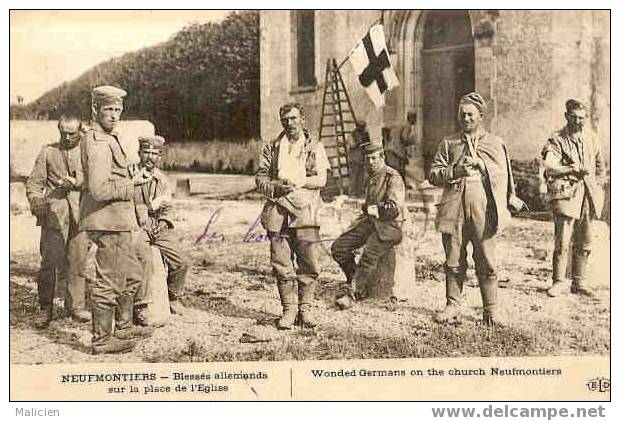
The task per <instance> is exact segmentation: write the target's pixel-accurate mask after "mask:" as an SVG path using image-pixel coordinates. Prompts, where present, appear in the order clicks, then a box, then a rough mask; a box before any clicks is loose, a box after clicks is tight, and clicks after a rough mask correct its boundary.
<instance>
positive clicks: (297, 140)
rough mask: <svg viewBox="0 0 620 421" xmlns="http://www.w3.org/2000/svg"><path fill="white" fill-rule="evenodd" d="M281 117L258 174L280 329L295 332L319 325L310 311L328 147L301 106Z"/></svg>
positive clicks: (293, 105)
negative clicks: (300, 327)
mask: <svg viewBox="0 0 620 421" xmlns="http://www.w3.org/2000/svg"><path fill="white" fill-rule="evenodd" d="M279 114H280V122H281V123H282V128H283V130H282V132H281V133H280V134H279V135H278V137H277V138H276V139H275V140H273V141H271V142H270V143H269V144H267V145H265V146H264V147H263V150H262V153H261V157H260V163H259V167H258V172H257V174H256V185H257V186H258V190H259V191H260V192H261V193H262V194H263V195H264V196H265V197H266V198H267V201H266V203H265V206H264V207H263V211H262V213H261V223H262V225H263V227H264V228H265V230H266V231H267V235H268V237H269V242H270V259H271V267H272V269H273V272H274V274H275V276H276V279H277V283H278V292H279V293H280V301H281V303H282V310H283V312H282V317H281V318H280V319H279V320H278V322H277V327H278V328H279V329H290V328H291V327H292V326H293V324H294V323H295V321H297V322H299V323H300V324H301V325H304V326H307V327H314V326H316V324H317V321H316V319H315V317H314V316H313V314H312V311H311V310H312V302H313V301H314V292H315V289H316V282H317V278H318V276H319V263H318V249H317V247H318V246H319V244H318V242H319V241H320V237H319V226H318V219H317V212H318V208H319V205H320V203H321V196H320V188H321V187H323V186H325V183H326V181H327V169H328V168H329V161H328V160H327V155H326V153H325V149H324V148H323V145H322V144H321V143H320V142H319V141H318V140H315V139H312V138H311V137H310V135H309V133H308V132H307V131H306V129H305V115H304V113H303V108H302V107H301V105H299V104H296V103H289V104H285V105H283V106H282V107H280V110H279ZM294 262H295V263H294ZM295 266H297V267H295ZM295 281H297V285H295ZM296 290H298V294H296ZM296 295H298V297H299V300H298V303H297V302H296Z"/></svg>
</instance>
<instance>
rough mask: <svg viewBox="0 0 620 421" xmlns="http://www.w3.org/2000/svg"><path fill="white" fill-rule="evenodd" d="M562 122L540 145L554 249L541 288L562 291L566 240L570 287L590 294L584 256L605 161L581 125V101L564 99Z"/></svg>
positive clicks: (588, 250)
mask: <svg viewBox="0 0 620 421" xmlns="http://www.w3.org/2000/svg"><path fill="white" fill-rule="evenodd" d="M564 117H565V118H566V125H565V126H564V127H563V128H562V129H560V130H558V131H556V132H554V133H553V134H552V135H551V137H550V138H549V139H548V140H547V143H546V145H545V147H544V150H543V160H544V168H545V178H546V180H547V184H548V189H547V192H548V196H549V201H550V202H551V206H552V208H553V215H554V224H555V248H554V251H553V283H552V285H551V287H550V288H549V289H548V290H547V294H548V295H549V296H550V297H555V296H557V295H560V294H562V293H563V292H565V291H566V290H567V284H568V283H567V282H565V277H566V273H567V266H568V259H569V253H571V247H570V245H571V243H572V268H571V271H570V272H571V275H572V285H571V292H573V293H575V294H581V295H586V296H590V295H593V293H594V292H593V291H592V289H591V288H590V286H589V285H588V282H587V276H586V275H587V265H588V258H589V256H590V253H591V251H592V221H593V220H595V219H598V218H600V217H601V212H602V209H603V202H604V197H605V194H604V192H603V188H602V184H603V182H604V177H605V171H606V170H605V162H604V161H603V155H602V153H601V147H600V143H599V140H598V137H597V135H596V133H594V132H593V131H592V130H591V129H590V128H589V127H587V126H586V124H585V123H586V120H587V118H588V108H587V106H586V105H585V104H584V103H583V102H582V101H579V100H576V99H569V100H568V101H566V112H565V113H564Z"/></svg>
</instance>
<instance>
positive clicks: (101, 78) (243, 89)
mask: <svg viewBox="0 0 620 421" xmlns="http://www.w3.org/2000/svg"><path fill="white" fill-rule="evenodd" d="M258 34H259V31H258V12H257V11H247V12H233V13H231V14H230V15H229V16H228V17H227V18H226V19H224V20H223V21H222V22H221V23H203V24H199V23H192V24H190V25H189V26H187V27H185V28H183V29H182V30H181V31H180V32H178V33H177V34H176V35H174V36H173V37H172V38H171V39H170V40H168V41H166V42H164V43H161V44H158V45H155V46H153V47H149V48H144V49H142V50H139V51H136V52H132V53H127V54H124V55H123V56H121V57H119V58H114V59H112V60H109V61H106V62H104V63H101V64H99V65H97V66H95V67H93V68H92V69H90V70H89V71H87V72H86V73H84V74H83V75H81V76H80V77H78V78H77V79H76V80H74V81H72V82H70V83H63V84H62V85H60V86H58V87H56V88H54V89H52V90H50V91H49V92H47V93H46V94H44V95H43V96H41V97H40V98H39V99H37V100H36V101H34V102H33V103H31V104H29V105H27V106H25V107H24V108H25V110H19V111H20V112H19V113H12V116H13V115H16V114H20V115H24V114H26V115H29V116H34V118H40V119H41V118H43V119H45V118H48V119H56V118H58V117H59V116H60V115H61V114H62V113H64V112H68V111H72V112H76V113H78V114H79V115H81V116H82V117H83V118H84V119H85V120H88V118H89V117H90V90H91V89H92V88H93V87H94V86H97V85H103V84H111V85H115V86H118V87H121V88H123V89H125V90H126V91H127V92H128V96H127V98H126V100H125V112H124V115H123V118H125V119H146V120H150V121H151V122H153V123H154V124H155V127H156V129H157V131H158V133H161V134H162V135H164V136H165V137H166V138H167V139H168V140H169V141H171V142H174V141H177V140H178V141H190V140H193V141H204V140H209V139H223V140H247V139H250V138H257V137H258V136H259V121H260V115H259V68H260V64H259V41H258V40H259V37H258Z"/></svg>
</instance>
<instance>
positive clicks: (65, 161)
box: [26, 116, 91, 329]
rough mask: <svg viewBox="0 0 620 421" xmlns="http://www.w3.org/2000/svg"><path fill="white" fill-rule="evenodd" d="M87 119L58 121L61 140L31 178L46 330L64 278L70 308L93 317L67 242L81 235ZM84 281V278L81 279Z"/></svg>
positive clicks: (41, 318)
mask: <svg viewBox="0 0 620 421" xmlns="http://www.w3.org/2000/svg"><path fill="white" fill-rule="evenodd" d="M81 129H82V123H81V121H80V119H79V118H77V117H74V116H62V117H60V119H59V121H58V131H59V132H60V141H59V142H58V143H54V144H52V145H47V146H44V147H43V149H42V150H41V152H40V153H39V155H38V157H37V159H36V161H35V164H34V167H33V169H32V172H31V173H30V176H29V177H28V180H27V181H26V197H27V198H28V201H29V203H30V208H31V210H32V213H33V215H35V216H36V217H37V225H39V226H41V242H40V252H41V268H40V270H39V274H38V275H37V288H38V292H39V305H40V307H41V309H40V312H39V313H38V315H37V318H36V320H35V325H36V326H37V327H38V328H41V329H44V328H46V327H47V326H48V325H49V323H50V322H51V321H52V318H53V299H54V290H55V287H56V286H57V283H58V282H60V279H59V278H61V277H64V278H65V280H66V281H68V282H67V283H68V285H67V291H66V292H67V294H66V297H64V298H65V309H66V310H68V311H69V312H70V313H71V315H72V316H73V317H74V318H75V319H76V320H78V321H81V322H87V321H90V319H91V316H90V313H89V312H88V311H87V310H86V304H85V287H84V285H81V286H79V285H76V284H75V283H72V282H71V279H70V277H69V276H68V269H69V260H68V259H67V250H68V245H69V244H70V243H71V242H72V240H73V238H74V237H75V236H76V234H77V229H78V223H79V204H80V194H81V190H82V184H83V172H82V162H81V156H80V148H79V146H78V144H79V141H80V136H81ZM82 281H83V279H82Z"/></svg>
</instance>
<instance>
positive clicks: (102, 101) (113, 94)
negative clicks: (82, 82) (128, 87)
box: [91, 85, 127, 105]
mask: <svg viewBox="0 0 620 421" xmlns="http://www.w3.org/2000/svg"><path fill="white" fill-rule="evenodd" d="M126 95H127V92H125V91H123V90H122V89H120V88H117V87H116V86H111V85H102V86H97V87H96V88H93V91H92V93H91V96H92V99H93V102H94V103H95V104H97V105H109V104H122V103H123V98H124V97H125V96H126Z"/></svg>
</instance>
